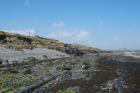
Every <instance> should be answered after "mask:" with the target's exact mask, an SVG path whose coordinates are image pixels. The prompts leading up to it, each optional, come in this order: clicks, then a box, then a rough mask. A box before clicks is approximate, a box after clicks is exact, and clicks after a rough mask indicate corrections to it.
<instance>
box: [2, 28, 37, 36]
mask: <svg viewBox="0 0 140 93" xmlns="http://www.w3.org/2000/svg"><path fill="white" fill-rule="evenodd" d="M3 31H6V32H11V33H17V34H22V35H30V36H34V35H35V34H36V31H35V30H34V29H23V30H3Z"/></svg>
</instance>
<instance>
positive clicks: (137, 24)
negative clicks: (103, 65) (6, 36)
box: [0, 0, 140, 49]
mask: <svg viewBox="0 0 140 93" xmlns="http://www.w3.org/2000/svg"><path fill="white" fill-rule="evenodd" d="M0 13H1V14H0V29H1V30H5V31H9V32H17V33H21V34H28V33H29V32H30V33H31V34H33V35H34V34H39V35H41V36H44V37H49V38H55V39H59V40H61V41H63V42H68V43H78V44H84V45H89V46H94V47H98V48H102V49H122V48H129V49H140V0H0Z"/></svg>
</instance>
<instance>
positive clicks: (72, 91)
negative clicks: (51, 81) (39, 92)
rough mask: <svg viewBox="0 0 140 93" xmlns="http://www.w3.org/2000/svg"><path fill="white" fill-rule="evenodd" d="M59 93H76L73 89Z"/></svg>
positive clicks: (59, 92)
mask: <svg viewBox="0 0 140 93" xmlns="http://www.w3.org/2000/svg"><path fill="white" fill-rule="evenodd" d="M58 93H76V91H75V90H73V89H67V90H59V91H58Z"/></svg>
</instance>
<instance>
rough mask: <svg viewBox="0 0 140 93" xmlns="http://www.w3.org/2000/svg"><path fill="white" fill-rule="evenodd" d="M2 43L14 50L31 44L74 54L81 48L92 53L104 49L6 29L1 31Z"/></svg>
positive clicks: (0, 39)
mask: <svg viewBox="0 0 140 93" xmlns="http://www.w3.org/2000/svg"><path fill="white" fill-rule="evenodd" d="M0 45H5V46H6V47H7V48H11V49H14V50H20V49H23V48H31V46H32V47H46V48H49V49H55V50H58V51H61V52H65V53H68V54H74V53H75V52H79V51H81V50H82V51H88V52H92V53H93V52H94V53H97V52H101V51H102V50H100V49H98V48H93V47H87V46H83V45H76V44H75V45H74V44H66V43H63V42H60V41H58V40H55V39H49V38H44V37H40V36H26V35H21V34H16V33H9V32H4V31H0Z"/></svg>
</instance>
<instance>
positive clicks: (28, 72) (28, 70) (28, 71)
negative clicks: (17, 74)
mask: <svg viewBox="0 0 140 93" xmlns="http://www.w3.org/2000/svg"><path fill="white" fill-rule="evenodd" d="M31 73H32V71H31V70H30V69H27V70H25V71H24V74H31Z"/></svg>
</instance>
